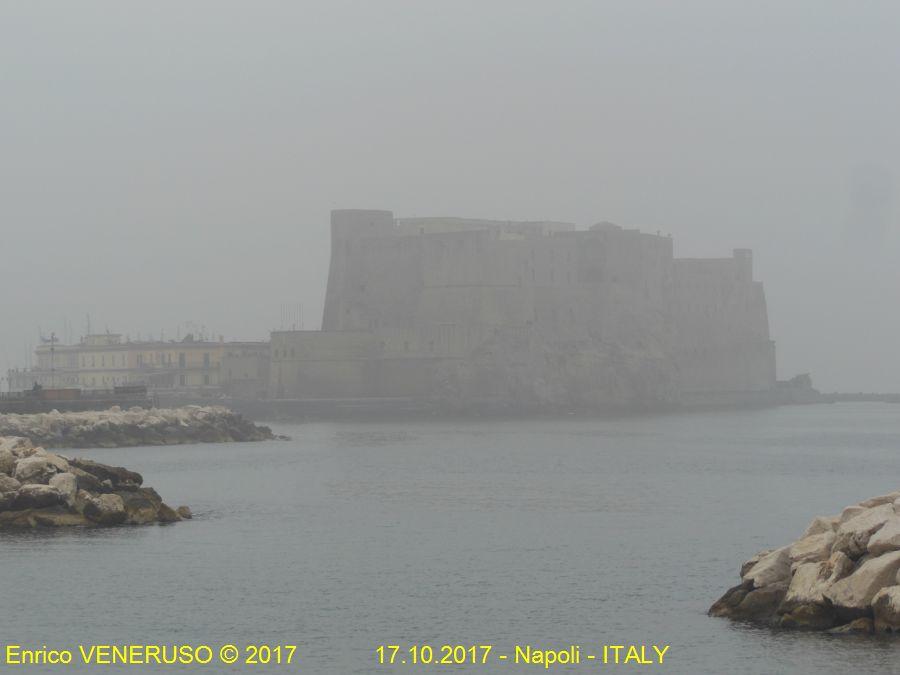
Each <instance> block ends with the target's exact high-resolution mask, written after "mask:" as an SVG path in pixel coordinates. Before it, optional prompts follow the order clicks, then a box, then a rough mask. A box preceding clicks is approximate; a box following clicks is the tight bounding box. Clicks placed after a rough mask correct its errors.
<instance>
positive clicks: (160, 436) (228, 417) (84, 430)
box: [0, 405, 273, 448]
mask: <svg viewBox="0 0 900 675" xmlns="http://www.w3.org/2000/svg"><path fill="white" fill-rule="evenodd" d="M0 436H20V437H24V438H28V439H29V440H31V442H32V443H34V444H35V445H40V446H43V447H46V448H115V447H123V446H135V445H179V444H182V443H228V442H232V441H262V440H267V439H271V438H273V436H272V430H271V429H269V428H268V427H264V426H257V425H255V424H253V423H252V422H250V421H249V420H246V419H244V418H243V417H241V416H240V415H238V414H236V413H233V412H231V411H230V410H228V409H227V408H222V407H219V406H191V405H189V406H184V407H182V408H130V409H128V410H121V409H120V408H118V407H113V408H110V409H109V410H97V411H94V410H91V411H86V412H64V413H61V412H59V411H56V410H54V411H52V412H49V413H39V414H35V415H15V414H11V415H0Z"/></svg>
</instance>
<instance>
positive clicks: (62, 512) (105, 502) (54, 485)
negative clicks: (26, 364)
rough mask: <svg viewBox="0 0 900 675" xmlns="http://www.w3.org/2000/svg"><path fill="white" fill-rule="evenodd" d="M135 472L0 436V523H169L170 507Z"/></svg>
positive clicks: (182, 510) (182, 513)
mask: <svg viewBox="0 0 900 675" xmlns="http://www.w3.org/2000/svg"><path fill="white" fill-rule="evenodd" d="M143 482H144V479H143V478H142V477H141V475H140V474H139V473H135V472H134V471H129V470H128V469H125V468H122V467H119V466H108V465H106V464H100V463H99V462H93V461H91V460H89V459H79V458H77V457H75V458H69V457H63V456H62V455H57V454H54V453H52V452H47V451H46V450H44V449H43V448H41V447H35V446H34V445H33V444H32V442H31V441H30V440H28V439H27V438H20V437H7V438H4V437H0V529H24V528H39V527H72V526H81V527H98V526H111V525H144V524H148V523H174V522H177V521H179V520H182V519H183V518H190V517H191V510H190V509H189V508H188V507H186V506H179V507H178V508H177V509H173V508H171V507H169V506H167V505H166V504H165V502H163V500H162V498H161V497H160V496H159V494H157V492H156V490H154V489H153V488H149V487H142V485H143Z"/></svg>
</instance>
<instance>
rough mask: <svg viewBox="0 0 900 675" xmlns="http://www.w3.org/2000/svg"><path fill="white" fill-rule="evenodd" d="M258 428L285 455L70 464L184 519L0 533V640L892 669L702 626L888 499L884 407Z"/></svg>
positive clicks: (873, 643) (203, 454)
mask: <svg viewBox="0 0 900 675" xmlns="http://www.w3.org/2000/svg"><path fill="white" fill-rule="evenodd" d="M276 430H277V431H278V432H280V433H286V434H289V435H290V436H292V438H293V440H292V441H290V442H283V441H282V442H270V443H257V444H235V445H197V446H181V447H165V448H133V449H116V450H91V451H81V452H80V453H79V454H82V455H85V456H89V457H92V458H94V459H97V460H100V461H103V462H108V463H113V464H121V465H125V466H128V467H131V468H134V469H136V470H139V471H141V472H142V473H143V474H144V477H145V481H146V483H147V484H148V485H152V486H154V487H156V488H157V489H158V490H159V492H160V493H161V494H162V495H163V497H164V498H165V499H166V500H167V501H168V502H169V503H171V504H173V505H176V504H182V503H185V504H189V505H190V506H191V507H192V508H193V509H194V512H195V514H196V517H195V519H194V520H193V521H190V522H184V523H179V524H176V525H173V526H165V527H160V526H151V527H141V528H119V529H111V530H103V531H83V532H73V531H69V532H59V533H55V534H46V533H40V534H24V535H21V534H20V535H9V534H5V535H0V628H2V631H0V635H2V640H0V641H2V642H3V643H4V644H9V643H18V644H23V645H30V646H38V647H39V646H41V645H43V644H46V645H49V646H54V647H67V648H72V649H74V648H76V646H77V645H78V644H91V643H103V644H109V643H166V644H171V643H210V644H216V645H221V644H223V643H226V642H227V643H235V644H237V645H244V644H259V643H268V644H272V645H274V644H278V643H284V644H297V645H299V653H300V657H299V660H298V661H297V662H296V663H295V664H294V665H292V666H280V667H274V666H270V667H268V668H262V667H256V668H252V669H250V668H246V667H244V668H237V667H234V668H233V669H232V670H231V671H229V670H228V668H227V667H225V666H222V665H221V664H218V665H215V666H210V667H207V668H205V669H204V668H196V667H194V668H191V669H190V671H189V672H199V671H205V672H238V671H244V670H245V671H248V672H249V671H256V672H306V673H337V674H340V673H372V672H390V673H406V672H410V673H415V672H427V671H435V672H446V671H453V672H472V673H512V672H529V671H532V670H533V671H535V672H538V671H539V670H540V668H537V667H534V666H532V667H530V668H525V667H517V666H515V665H513V664H509V663H507V664H500V663H499V662H496V661H492V662H491V663H489V664H488V665H479V666H468V667H459V666H457V667H449V666H434V665H431V666H418V667H413V666H411V665H405V666H404V665H399V664H398V665H395V666H393V667H388V666H382V667H378V666H376V665H375V655H374V652H375V649H376V647H377V646H378V645H380V644H401V645H409V644H430V645H441V644H445V643H451V644H473V643H474V644H485V643H487V644H493V645H495V653H497V652H506V653H512V649H513V645H515V644H526V643H530V644H533V645H544V646H546V647H555V648H561V647H564V646H566V645H569V644H572V643H574V644H579V645H582V649H583V652H584V653H587V652H588V651H591V650H592V647H593V646H596V645H603V644H647V645H650V644H669V645H671V647H670V649H669V652H668V654H667V657H666V662H665V665H664V666H663V667H661V668H660V667H658V666H656V667H652V668H650V667H649V666H645V667H644V669H651V670H655V671H659V672H668V673H726V672H727V673H786V672H795V673H849V672H873V673H874V672H900V642H898V641H891V640H875V639H867V638H834V637H827V636H820V635H804V634H785V633H775V632H770V631H767V630H759V629H752V628H748V627H743V626H739V625H734V624H731V623H729V622H727V621H725V620H720V619H711V618H708V617H707V616H706V614H705V612H706V609H707V608H708V606H709V605H710V604H711V603H712V602H713V601H714V600H715V599H716V598H717V597H718V595H720V594H721V592H722V591H724V590H725V589H726V588H727V587H729V586H731V585H733V584H734V583H736V582H737V574H738V569H739V566H740V564H741V562H742V561H743V560H745V559H746V558H748V557H749V556H750V555H752V554H753V553H754V552H755V551H756V550H758V549H760V548H764V547H769V546H776V545H781V544H783V543H787V542H788V541H789V540H791V539H793V538H795V537H796V536H797V535H798V534H799V533H800V532H802V530H803V529H804V527H805V526H806V524H807V523H808V521H809V520H810V519H811V518H812V517H813V516H815V515H817V514H828V513H832V512H836V511H838V510H840V509H841V508H842V507H843V506H844V505H846V504H849V503H852V502H855V501H858V500H860V499H863V498H866V497H869V496H872V495H875V494H880V493H883V492H887V491H891V490H895V489H898V488H900V406H890V405H878V404H840V405H833V406H809V407H787V408H780V409H775V410H762V411H742V412H728V413H717V414H690V415H679V416H659V417H644V418H628V419H615V420H583V419H567V420H552V421H547V420H530V421H502V422H497V421H483V422H480V421H475V422H406V423H393V422H392V423H366V424H343V423H342V424H326V423H321V424H319V423H317V424H307V425H293V426H291V425H282V426H278V427H277V429H276ZM648 649H649V647H648ZM598 650H599V647H597V648H595V649H593V651H594V652H595V653H599V651H598ZM635 668H636V666H628V667H625V666H619V667H618V668H615V667H613V666H606V667H605V668H604V667H603V666H600V665H585V664H583V665H582V666H581V667H580V668H573V669H564V668H557V669H556V670H554V671H552V672H597V671H603V670H608V669H613V670H618V671H622V672H629V671H632V670H634V669H635ZM0 669H2V667H0ZM639 669H640V668H639ZM20 670H22V671H23V672H32V673H34V672H82V671H84V670H86V669H84V668H83V667H82V668H81V669H79V668H76V667H73V666H70V667H68V668H56V669H52V668H47V669H43V668H29V669H27V670H24V669H20ZM104 670H105V671H114V670H116V668H109V667H107V668H105V669H104ZM130 670H131V671H132V672H156V669H154V668H152V667H137V668H131V669H130ZM159 670H160V671H163V672H175V671H176V670H177V669H176V668H175V667H169V668H160V669H159ZM180 672H184V671H183V670H182V671H180Z"/></svg>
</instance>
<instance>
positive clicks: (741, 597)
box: [709, 492, 900, 634]
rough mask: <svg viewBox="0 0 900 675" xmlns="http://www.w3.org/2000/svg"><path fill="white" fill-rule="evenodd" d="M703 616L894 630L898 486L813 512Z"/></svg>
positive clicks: (899, 617) (898, 592)
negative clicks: (836, 510) (793, 536)
mask: <svg viewBox="0 0 900 675" xmlns="http://www.w3.org/2000/svg"><path fill="white" fill-rule="evenodd" d="M709 615H710V616H718V617H727V618H730V619H733V620H735V621H746V622H750V623H755V624H760V625H765V626H770V627H775V628H785V629H797V630H817V631H827V632H829V633H834V634H851V633H852V634H859V633H876V632H878V633H895V632H900V492H892V493H890V494H887V495H881V496H879V497H873V498H871V499H867V500H865V501H862V502H860V503H859V504H854V505H852V506H848V507H847V508H845V509H844V510H843V511H842V512H841V514H840V515H837V516H832V517H821V516H820V517H817V518H815V519H814V520H813V521H812V523H810V525H809V527H808V528H807V529H806V531H805V532H804V533H803V534H802V535H801V536H800V538H799V539H798V540H797V541H795V542H793V543H792V544H789V545H787V546H783V547H781V548H779V549H775V550H765V551H761V552H760V553H757V554H756V555H755V556H753V557H752V558H751V559H750V560H748V561H747V562H745V563H744V564H743V566H742V567H741V583H740V584H738V585H737V586H734V587H732V588H730V589H728V590H727V591H726V592H725V594H724V595H723V596H722V597H721V598H719V599H718V600H717V601H716V602H715V603H714V604H713V606H712V607H710V609H709Z"/></svg>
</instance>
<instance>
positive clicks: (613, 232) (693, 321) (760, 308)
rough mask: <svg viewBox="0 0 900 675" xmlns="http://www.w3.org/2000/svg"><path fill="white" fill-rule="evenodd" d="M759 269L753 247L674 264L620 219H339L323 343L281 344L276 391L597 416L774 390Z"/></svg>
mask: <svg viewBox="0 0 900 675" xmlns="http://www.w3.org/2000/svg"><path fill="white" fill-rule="evenodd" d="M752 268H753V261H752V254H751V252H750V251H748V250H743V249H739V250H736V251H735V252H734V255H733V256H732V257H730V258H722V259H677V258H674V256H673V245H672V239H671V238H670V237H666V236H660V235H655V234H647V233H643V232H639V231H638V230H630V229H623V228H621V227H618V226H616V225H612V224H610V223H600V224H598V225H595V226H593V227H591V228H590V229H588V230H581V231H579V230H576V228H575V227H574V225H572V224H569V223H559V222H549V221H535V222H510V221H490V220H470V219H462V218H402V219H395V218H394V217H393V214H392V213H391V212H390V211H364V210H341V211H334V212H333V213H332V251H331V267H330V272H329V277H328V287H327V291H326V299H325V310H324V316H323V324H322V330H323V332H322V333H316V332H298V333H290V332H288V333H284V334H279V335H280V337H278V338H277V339H276V336H275V335H273V372H272V377H273V380H272V383H273V389H275V391H273V392H272V393H273V394H274V395H276V396H277V395H280V396H282V397H284V396H287V397H292V396H296V397H309V396H310V394H314V393H315V391H316V390H318V391H319V392H327V394H328V395H329V396H331V395H333V396H342V395H343V396H385V397H391V396H436V397H449V398H455V399H457V400H458V401H479V400H494V401H501V402H508V403H510V404H512V405H516V404H522V405H538V406H541V405H561V406H567V407H573V406H574V407H595V406H598V405H608V404H617V403H621V404H628V403H633V402H639V401H645V400H652V401H656V400H664V401H674V400H678V399H679V398H680V397H683V396H697V395H701V396H702V395H717V394H723V393H739V392H764V391H768V390H771V389H772V388H773V387H774V385H775V351H774V345H773V343H772V341H771V340H770V338H769V328H768V319H767V310H766V301H765V294H764V292H763V288H762V285H761V284H760V283H759V282H756V281H754V280H753V269H752ZM316 341H318V343H320V344H321V343H322V342H323V341H330V344H331V346H330V347H328V348H327V349H325V348H322V347H320V348H318V349H315V348H312V347H311V345H312V344H313V343H314V342H316ZM281 342H283V343H284V345H285V346H284V347H283V348H280V347H279V346H277V345H278V344H281ZM289 345H290V346H289ZM363 345H364V346H363ZM279 349H284V351H283V352H279ZM291 350H293V354H294V356H293V357H291V353H292V352H291ZM279 353H281V354H282V355H283V358H279ZM329 353H330V355H329V356H328V357H327V358H325V357H324V356H323V355H325V354H329ZM301 354H303V355H304V356H300V355H301ZM329 373H330V374H329ZM276 378H280V380H278V381H276ZM314 382H315V383H317V384H315V386H313V383H314ZM313 397H314V396H313Z"/></svg>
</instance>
